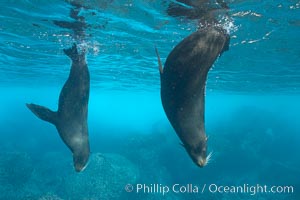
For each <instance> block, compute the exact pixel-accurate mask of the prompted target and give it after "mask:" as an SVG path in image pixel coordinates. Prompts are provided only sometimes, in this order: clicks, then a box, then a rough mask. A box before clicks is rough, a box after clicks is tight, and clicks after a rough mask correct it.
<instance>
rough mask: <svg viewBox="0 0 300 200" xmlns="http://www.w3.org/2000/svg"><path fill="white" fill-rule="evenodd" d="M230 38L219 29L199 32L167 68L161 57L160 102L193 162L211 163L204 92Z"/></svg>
mask: <svg viewBox="0 0 300 200" xmlns="http://www.w3.org/2000/svg"><path fill="white" fill-rule="evenodd" d="M229 40H230V39H229V35H228V34H227V33H226V31H225V30H223V29H222V28H220V27H212V26H211V27H206V28H204V29H200V30H198V31H196V32H194V33H192V34H191V35H189V36H188V37H187V38H185V39H184V40H182V41H181V42H180V43H179V44H178V45H177V46H176V47H175V48H174V49H173V50H172V51H171V53H170V54H169V55H168V57H167V60H166V62H165V65H164V68H163V67H162V64H161V61H160V57H159V54H158V52H157V49H156V54H157V57H158V63H159V71H160V80H161V100H162V105H163V108H164V110H165V113H166V115H167V118H168V120H169V121H170V123H171V125H172V126H173V128H174V129H175V132H176V133H177V135H178V136H179V138H180V140H181V141H182V145H183V146H184V148H185V149H186V151H187V153H188V154H189V155H190V157H191V158H192V160H193V162H194V163H195V164H196V165H198V166H200V167H203V166H205V165H206V164H207V163H208V160H209V158H210V155H211V154H210V155H208V156H207V154H206V149H207V145H206V142H207V136H206V134H205V128H204V106H205V104H204V92H205V83H206V77H207V73H208V71H209V69H210V68H211V66H212V65H213V63H214V61H215V60H216V59H217V58H218V56H219V55H220V54H221V53H222V52H224V51H226V50H228V48H229Z"/></svg>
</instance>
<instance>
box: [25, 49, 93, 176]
mask: <svg viewBox="0 0 300 200" xmlns="http://www.w3.org/2000/svg"><path fill="white" fill-rule="evenodd" d="M64 52H65V54H66V55H67V56H69V57H70V58H71V60H72V66H71V71H70V75H69V78H68V80H67V81H66V83H65V85H64V86H63V88H62V90H61V93H60V96H59V105H58V110H57V112H54V111H51V110H50V109H48V108H46V107H43V106H39V105H35V104H26V105H27V107H28V108H29V109H30V110H31V111H32V112H33V113H34V114H35V115H36V116H37V117H39V118H40V119H42V120H45V121H47V122H50V123H52V124H54V125H55V126H56V128H57V131H58V133H59V135H60V137H61V139H62V140H63V141H64V143H65V144H66V145H67V146H68V147H69V149H70V150H71V151H72V153H73V162H74V167H75V170H76V171H77V172H80V171H82V170H83V169H84V168H85V167H86V165H87V162H88V159H89V154H90V145H89V140H88V125H87V114H88V101H89V92H90V75H89V71H88V67H87V64H86V61H85V53H84V52H83V53H82V54H79V53H78V51H77V47H76V45H75V44H74V45H73V47H72V48H70V49H65V50H64Z"/></svg>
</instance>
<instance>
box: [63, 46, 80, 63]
mask: <svg viewBox="0 0 300 200" xmlns="http://www.w3.org/2000/svg"><path fill="white" fill-rule="evenodd" d="M64 53H65V54H66V55H67V56H68V57H69V58H71V60H72V61H73V62H78V61H84V60H85V51H84V50H83V52H82V53H81V54H79V53H78V50H77V45H76V44H75V43H74V44H73V46H72V47H71V48H69V49H64Z"/></svg>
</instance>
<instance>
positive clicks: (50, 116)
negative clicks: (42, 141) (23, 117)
mask: <svg viewBox="0 0 300 200" xmlns="http://www.w3.org/2000/svg"><path fill="white" fill-rule="evenodd" d="M26 106H27V108H29V110H31V112H33V114H35V115H36V116H37V117H38V118H40V119H42V120H44V121H47V122H50V123H52V124H54V125H56V121H57V112H54V111H52V110H50V109H49V108H46V107H44V106H39V105H36V104H32V103H31V104H28V103H27V104H26Z"/></svg>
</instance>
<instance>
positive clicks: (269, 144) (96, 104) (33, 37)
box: [0, 0, 300, 200]
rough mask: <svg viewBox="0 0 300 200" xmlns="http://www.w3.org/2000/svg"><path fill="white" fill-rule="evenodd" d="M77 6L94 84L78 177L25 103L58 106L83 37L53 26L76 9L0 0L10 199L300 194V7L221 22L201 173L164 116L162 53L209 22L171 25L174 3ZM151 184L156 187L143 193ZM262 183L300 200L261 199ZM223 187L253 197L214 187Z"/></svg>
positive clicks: (107, 0) (0, 148)
mask: <svg viewBox="0 0 300 200" xmlns="http://www.w3.org/2000/svg"><path fill="white" fill-rule="evenodd" d="M78 2H81V3H82V2H84V3H83V4H84V5H85V7H86V9H84V10H82V11H81V12H80V15H81V16H84V17H85V19H86V22H87V23H88V24H89V26H88V28H87V30H86V32H87V35H88V37H86V38H85V40H84V41H82V43H81V45H82V46H83V47H85V48H87V49H88V53H87V62H88V67H89V70H90V75H91V94H90V102H89V115H88V126H89V137H90V144H91V151H92V155H91V158H90V162H89V165H88V166H87V168H86V169H85V170H84V171H83V172H81V173H76V172H75V170H74V168H73V164H72V156H71V153H70V151H69V149H68V148H67V147H66V146H65V144H64V143H63V142H62V141H61V138H60V137H59V136H58V133H57V131H56V129H55V127H54V126H53V125H51V124H49V123H46V122H44V121H41V120H40V119H38V118H36V117H35V116H34V115H33V114H32V113H31V112H30V111H29V110H28V109H27V108H26V106H25V103H31V102H34V103H38V104H40V105H44V106H47V107H49V108H51V109H53V110H56V108H57V105H58V97H59V93H60V91H61V88H62V86H63V84H64V82H65V81H66V79H67V77H68V74H69V70H70V61H69V59H68V58H67V57H66V56H65V55H64V53H63V51H62V50H63V49H64V48H68V47H70V46H71V45H72V43H73V42H74V38H73V36H72V31H71V30H68V29H63V28H59V27H57V26H55V25H54V24H53V22H52V21H53V20H64V21H72V19H71V18H70V17H69V12H70V9H71V7H72V6H71V5H70V4H69V2H68V1H63V0H52V1H46V0H3V1H1V2H0V7H1V9H0V18H1V22H0V44H1V45H0V55H1V56H0V92H1V98H0V199H1V200H2V199H3V200H6V199H7V200H8V199H12V200H14V199H40V200H50V199H52V200H54V199H55V200H59V199H64V200H65V199H70V200H73V199H74V200H77V199H78V200H98V199H99V200H102V199H104V200H106V199H147V200H148V199H149V200H150V199H151V200H152V199H208V200H215V199H222V200H227V199H234V200H235V199H236V200H239V199H242V200H246V199H247V200H248V199H260V200H269V199H276V200H283V199H284V200H299V199H300V157H299V152H300V125H299V113H300V104H299V102H300V62H299V61H300V38H299V35H300V2H299V1H297V0H289V1H283V0H280V1H271V0H266V1H261V0H255V1H241V0H230V1H227V2H228V5H229V7H230V10H229V16H230V18H228V19H225V20H223V21H222V24H223V26H224V28H226V29H227V30H228V32H229V33H230V36H231V42H230V49H229V51H227V52H225V53H224V54H223V55H222V56H221V57H220V58H219V59H218V60H217V61H216V62H215V64H214V66H213V68H212V69H211V70H210V72H209V75H208V80H207V89H206V100H205V102H206V105H205V124H206V132H207V135H208V136H209V140H208V151H209V152H211V151H212V152H213V156H212V161H211V163H209V164H208V165H207V166H205V167H204V168H198V167H197V166H195V165H194V164H193V162H192V161H191V159H190V158H189V156H188V155H187V153H186V152H185V150H184V149H183V148H182V147H181V146H180V145H179V143H180V141H179V139H178V137H177V135H176V134H175V132H174V130H173V129H172V127H171V125H170V123H169V122H168V120H167V118H166V116H165V113H164V111H163V108H162V105H161V101H160V91H159V90H160V80H159V73H158V69H157V68H158V67H157V58H156V55H155V51H154V46H156V47H157V48H158V49H159V52H160V56H161V58H162V61H163V62H164V61H165V59H166V57H167V56H168V54H169V52H170V51H171V50H172V48H173V47H174V46H175V45H176V44H178V42H180V41H181V40H182V39H183V38H185V37H186V36H188V35H189V34H190V33H192V32H194V31H195V30H196V29H197V27H198V21H197V20H190V19H186V18H184V17H171V16H168V15H167V13H166V9H167V7H168V5H169V3H170V2H171V1H167V0H158V1H153V0H104V1H96V0H90V1H81V0H78ZM172 2H175V1H172ZM127 184H131V186H128V185H127ZM140 184H141V185H142V186H144V185H143V184H145V186H147V187H148V189H145V190H143V189H141V190H137V188H138V187H139V186H140ZM176 184H179V185H176ZM191 184H192V186H193V187H192V186H191ZM258 184H259V185H260V186H264V185H266V186H267V187H268V189H270V187H272V186H280V187H279V189H282V188H283V187H284V186H291V187H292V188H293V191H292V192H291V191H290V192H287V191H284V192H283V191H281V192H280V191H277V192H276V193H271V192H259V191H258V192H256V193H255V191H254V189H255V188H254V187H251V186H257V185H258ZM174 185H175V186H174ZM215 185H218V186H229V187H230V186H243V187H246V188H248V192H244V193H243V192H233V191H231V192H224V190H222V188H221V189H220V191H214V186H215ZM156 186H157V188H158V189H159V190H158V191H155V188H156ZM173 186H174V187H175V191H174V190H172V187H173ZM179 186H183V187H182V188H183V189H182V191H179V192H178V190H177V189H179ZM189 186H191V187H192V188H194V191H193V190H192V189H191V191H190V190H188V188H189ZM209 186H210V189H211V190H209ZM128 188H129V189H133V191H131V192H127V191H126V189H128ZM166 188H169V189H170V191H169V192H167V193H165V194H163V192H162V190H163V189H166ZM195 188H198V189H199V191H195ZM184 189H186V191H184ZM203 189H204V190H203ZM277 189H278V187H277ZM202 190H203V191H202Z"/></svg>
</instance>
